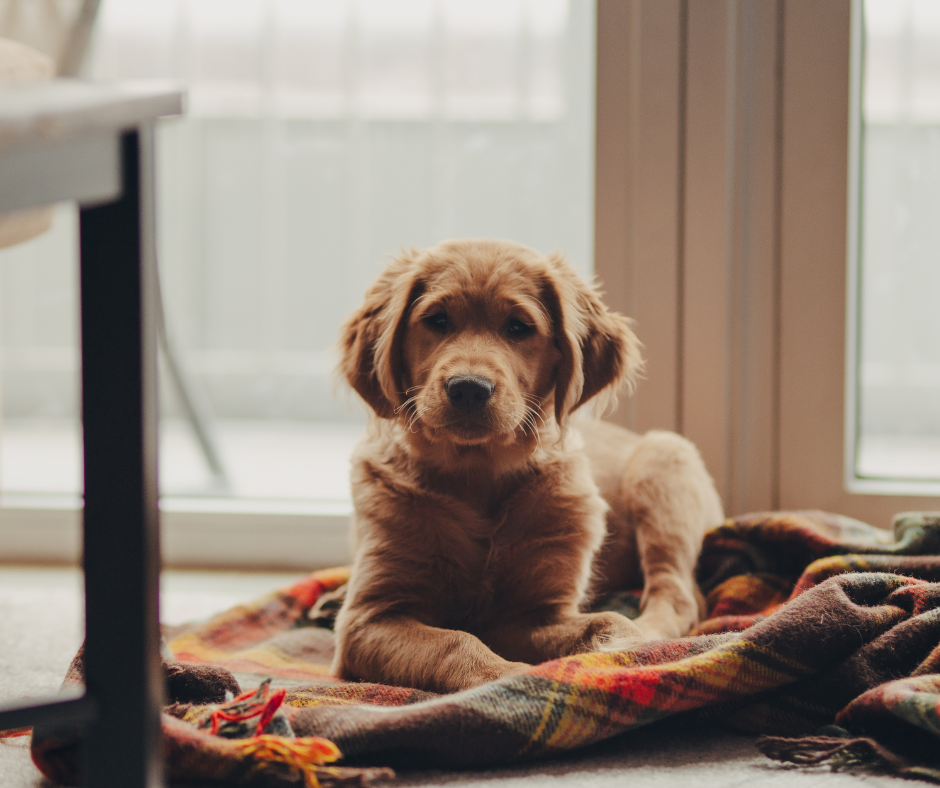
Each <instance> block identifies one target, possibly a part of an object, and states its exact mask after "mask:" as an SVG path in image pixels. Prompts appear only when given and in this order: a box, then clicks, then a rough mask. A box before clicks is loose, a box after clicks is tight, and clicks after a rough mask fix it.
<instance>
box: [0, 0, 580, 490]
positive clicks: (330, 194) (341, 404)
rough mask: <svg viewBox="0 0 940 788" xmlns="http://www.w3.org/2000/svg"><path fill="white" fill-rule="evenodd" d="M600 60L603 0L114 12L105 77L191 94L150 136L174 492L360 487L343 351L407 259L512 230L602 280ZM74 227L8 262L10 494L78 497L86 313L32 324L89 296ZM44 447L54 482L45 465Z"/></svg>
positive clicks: (167, 478)
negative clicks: (352, 461)
mask: <svg viewBox="0 0 940 788" xmlns="http://www.w3.org/2000/svg"><path fill="white" fill-rule="evenodd" d="M594 58H595V55H594V2H593V0H474V2H467V0H178V1H177V2H167V3H141V2H139V0H103V2H102V4H101V9H100V13H99V16H98V19H97V22H96V26H95V31H94V37H93V41H92V47H91V51H90V56H89V59H88V62H87V64H86V65H87V72H88V75H89V76H91V77H93V78H96V79H153V78H168V79H173V80H177V81H180V82H182V83H183V84H184V85H185V86H186V88H187V90H188V93H189V102H188V112H187V115H186V116H185V117H184V118H180V119H167V120H166V121H165V122H162V123H161V124H160V127H159V129H158V140H157V143H158V172H157V180H158V183H157V185H158V235H159V238H158V256H159V263H160V269H161V276H162V284H163V291H164V305H165V312H166V325H167V333H168V339H169V345H170V348H171V350H172V359H173V360H175V362H176V364H177V366H178V368H179V369H180V370H181V374H182V377H183V378H184V381H185V385H184V386H182V387H181V386H179V385H174V379H173V376H172V375H170V374H163V375H162V378H161V379H162V383H161V386H162V392H161V394H162V409H163V416H164V418H163V423H162V427H161V439H162V440H161V486H162V489H163V492H164V493H165V494H170V495H210V496H216V495H221V494H227V495H234V496H237V497H248V498H280V499H334V500H335V499H345V498H347V496H348V492H347V488H348V483H347V465H346V462H345V458H346V456H347V455H348V453H349V451H350V449H351V446H352V445H353V443H354V442H355V440H356V439H357V437H358V434H359V432H360V430H361V426H362V424H363V422H364V419H365V414H364V413H363V412H362V411H361V410H360V409H359V408H358V407H357V406H356V405H355V403H352V402H350V400H351V399H352V397H344V396H342V395H340V396H337V395H336V394H335V392H334V381H333V378H332V369H333V367H334V365H335V358H334V356H333V354H332V351H331V348H332V346H333V343H334V342H335V340H336V335H337V329H338V327H339V324H340V322H341V321H342V320H343V318H344V316H345V315H346V314H348V313H349V312H350V311H351V310H352V309H353V308H354V307H355V306H356V305H357V304H358V303H359V301H360V299H361V298H362V294H363V292H364V291H365V289H366V287H367V286H368V285H369V284H370V283H371V282H372V280H373V279H374V278H375V277H376V276H377V274H378V272H379V271H380V270H381V266H382V265H383V264H384V263H385V262H386V261H387V260H388V257H389V255H393V254H395V253H396V251H398V250H399V249H400V248H402V247H410V246H416V247H421V246H426V245H430V244H433V243H436V242H438V241H440V240H442V239H445V238H449V237H461V236H464V237H466V236H495V237H503V238H512V239H515V240H518V241H521V242H523V243H526V244H529V245H531V246H533V247H535V248H537V249H541V250H544V251H551V250H554V249H561V250H564V251H565V252H567V253H568V255H569V257H570V259H571V260H572V262H574V263H575V264H576V265H577V266H578V267H579V268H580V269H581V270H582V271H584V272H586V273H589V272H590V269H591V266H592V256H593V204H592V203H593V139H594V132H593V124H594V101H593V97H594ZM69 217H71V218H69ZM69 222H71V224H68V223H69ZM70 227H71V228H73V229H71V230H70V229H69V228H70ZM69 232H71V233H73V234H74V213H71V214H69V213H67V212H65V211H63V213H62V217H60V222H58V223H57V225H56V229H55V230H54V233H58V235H56V237H55V238H52V237H51V236H50V237H49V238H46V239H42V240H37V241H35V242H34V243H35V244H37V245H38V244H42V248H41V249H39V247H38V246H37V247H36V250H35V251H34V252H31V253H30V254H32V255H33V257H41V258H42V259H43V261H44V262H43V263H42V265H40V266H39V267H36V266H35V265H34V264H33V263H26V262H23V263H11V262H7V263H5V266H6V270H7V273H6V280H7V281H5V282H4V292H3V301H4V340H3V341H4V344H5V349H6V350H7V355H6V361H5V365H6V369H5V374H4V387H5V389H6V390H7V396H6V397H5V398H4V416H5V419H6V430H7V433H8V435H9V436H10V437H11V443H10V444H9V447H8V448H7V444H6V443H5V442H4V455H3V456H4V465H3V468H2V469H0V471H2V473H3V474H4V480H3V481H2V482H0V484H2V485H3V487H4V489H5V490H6V491H21V492H22V491H30V490H43V489H53V488H54V489H60V488H62V489H64V490H65V491H68V490H72V491H77V489H78V488H77V478H78V475H77V467H78V466H76V465H75V447H76V446H77V433H76V431H75V417H76V413H77V398H76V396H75V382H74V375H75V370H76V366H75V353H74V338H75V330H74V319H73V316H72V312H70V311H68V310H71V309H72V308H73V307H72V306H68V307H64V306H63V307H62V308H61V311H60V312H56V314H54V315H53V316H52V317H53V318H54V319H53V320H52V322H51V323H49V324H48V325H47V324H46V323H45V322H44V321H43V320H41V319H40V316H39V315H40V312H41V308H45V309H47V310H49V311H54V307H53V306H52V304H53V303H55V304H59V303H62V304H65V303H66V302H68V304H73V303H74V299H75V298H76V295H75V275H74V271H73V269H71V268H69V267H68V266H69V265H70V264H73V263H70V262H69V260H70V259H72V258H73V257H74V252H72V251H70V248H69V247H68V244H69V243H73V242H74V239H73V238H72V237H71V236H69ZM53 247H54V248H53ZM14 251H15V250H11V251H10V252H4V253H3V254H4V255H8V254H13V253H14ZM22 254H23V255H25V254H26V252H23V253H22ZM33 257H31V258H30V259H31V260H32V259H33ZM10 259H12V258H10ZM53 259H56V260H58V261H59V262H56V263H55V264H54V265H55V266H58V267H57V268H56V269H55V270H56V273H55V274H54V275H52V274H48V275H47V274H45V273H44V272H45V268H43V267H42V266H51V265H53V263H52V262H48V261H49V260H53ZM31 266H32V267H33V268H32V270H30V267H31ZM14 268H16V269H17V271H20V273H15V274H14V273H11V272H12V270H13V269H14ZM40 279H41V280H42V281H39V280H40ZM44 288H45V289H44ZM70 299H71V300H70ZM37 310H39V311H37ZM14 313H15V314H14ZM69 320H71V321H72V322H71V323H68V321H69ZM17 321H20V322H17ZM63 321H64V322H65V323H68V326H67V327H66V326H65V325H64V323H63ZM60 323H63V326H59V324H60ZM53 329H54V330H53ZM166 360H167V357H166V355H164V358H163V361H164V364H163V367H162V369H163V371H164V373H167V372H170V371H171V369H170V367H168V366H167V364H166V363H165V362H166ZM17 392H21V393H17ZM182 393H185V395H186V398H188V399H189V401H190V402H191V404H192V406H193V407H194V408H195V410H196V411H198V412H200V413H202V415H203V417H204V419H203V423H204V425H205V427H206V430H207V432H208V433H209V435H208V437H209V439H210V442H211V445H214V446H215V447H216V448H217V450H218V453H219V455H220V459H221V464H222V466H223V469H224V472H225V475H224V478H220V477H219V476H218V475H213V472H212V469H211V467H210V465H209V463H208V462H207V456H206V451H205V450H204V449H203V448H201V446H200V443H199V441H198V440H197V437H198V433H197V432H196V431H195V430H194V428H193V421H192V419H191V418H189V417H188V413H187V409H186V398H184V396H182ZM17 436H20V438H21V439H20V440H19V443H18V444H17V443H16V440H15V439H16V437H17ZM42 436H48V441H47V444H48V445H49V446H50V447H51V446H52V444H53V443H55V446H56V447H57V448H56V449H55V451H56V452H57V454H56V455H55V456H56V457H57V458H58V459H57V460H56V462H57V463H59V465H57V466H56V467H57V468H59V469H58V470H56V471H55V473H54V474H52V473H45V474H40V475H38V476H35V475H31V474H30V473H28V472H27V471H28V467H27V466H28V463H26V462H25V459H28V456H27V454H28V452H29V451H38V448H37V447H39V445H40V443H39V441H40V439H43V440H44V439H45V438H43V437H42ZM17 446H19V447H20V448H17ZM31 447H32V448H31ZM42 456H43V457H47V454H43V455H42ZM24 458H25V459H24ZM37 463H38V464H39V465H43V464H45V465H46V468H45V470H47V471H48V469H49V467H51V462H50V461H49V460H48V458H47V459H45V460H42V459H37V460H36V463H34V464H37ZM67 463H71V465H68V464H67ZM60 466H61V467H60ZM53 477H54V478H53Z"/></svg>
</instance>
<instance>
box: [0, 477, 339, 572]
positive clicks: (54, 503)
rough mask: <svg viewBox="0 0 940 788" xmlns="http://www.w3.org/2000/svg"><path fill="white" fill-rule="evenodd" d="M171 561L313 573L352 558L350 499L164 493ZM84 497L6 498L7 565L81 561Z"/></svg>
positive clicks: (1, 525)
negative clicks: (177, 494) (208, 495)
mask: <svg viewBox="0 0 940 788" xmlns="http://www.w3.org/2000/svg"><path fill="white" fill-rule="evenodd" d="M160 511H161V524H162V553H163V563H164V566H167V567H206V568H219V569H221V568H228V569H233V568H239V569H256V570H259V569H291V570H305V571H312V570H314V569H320V568H323V567H328V566H339V565H343V564H348V563H350V562H351V560H352V553H351V550H350V545H349V518H350V515H351V514H352V507H351V505H350V503H349V502H348V501H326V500H324V501H277V500H251V499H247V500H246V499H225V498H183V497H165V498H162V499H161V501H160ZM80 512H81V500H80V499H79V498H77V497H75V496H67V495H62V496H52V495H49V496H39V495H18V494H5V495H3V496H0V563H40V564H63V563H65V564H74V563H78V562H79V561H80V558H81V516H80Z"/></svg>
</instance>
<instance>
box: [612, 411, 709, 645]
mask: <svg viewBox="0 0 940 788" xmlns="http://www.w3.org/2000/svg"><path fill="white" fill-rule="evenodd" d="M620 492H621V496H622V498H621V502H622V504H623V506H624V507H625V509H626V510H627V512H628V514H629V517H630V519H631V520H632V522H633V525H634V528H635V533H636V543H637V552H638V557H639V560H640V567H641V569H642V571H643V596H642V599H641V602H640V610H641V614H640V617H639V618H638V619H636V621H635V623H636V625H637V626H638V627H639V628H640V630H642V631H643V633H644V634H645V635H646V636H647V637H648V638H649V639H650V640H658V639H662V638H674V637H681V636H683V635H686V634H688V632H689V630H690V629H691V628H692V627H693V626H695V624H696V623H697V622H698V620H699V615H700V612H699V611H700V600H701V594H700V592H699V590H698V587H697V586H696V583H695V563H696V561H697V560H698V555H699V551H700V550H701V547H702V537H703V536H704V534H705V531H706V530H708V529H709V528H712V527H714V526H717V525H720V524H721V522H722V521H723V519H724V514H723V512H722V506H721V499H720V498H719V496H718V492H717V491H716V490H715V484H714V482H713V481H712V479H711V477H710V476H709V475H708V471H707V470H706V469H705V464H704V463H703V462H702V458H701V456H700V455H699V453H698V450H697V449H696V448H695V446H693V445H692V444H691V443H690V442H689V441H687V440H686V439H685V438H682V437H681V436H679V435H676V434H675V433H672V432H661V431H658V430H656V431H651V432H648V433H646V435H644V436H643V437H642V438H641V439H640V441H639V442H638V443H637V445H636V448H635V450H634V451H633V453H632V455H631V457H630V460H629V462H628V463H627V466H626V468H625V469H624V474H623V477H622V486H621V490H620Z"/></svg>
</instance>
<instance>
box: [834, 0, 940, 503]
mask: <svg viewBox="0 0 940 788" xmlns="http://www.w3.org/2000/svg"><path fill="white" fill-rule="evenodd" d="M856 11H860V12H861V13H860V15H859V17H857V19H856V22H857V29H856V31H855V34H856V44H857V50H856V59H857V62H856V80H857V81H856V84H857V85H858V86H859V87H860V91H859V94H858V97H857V99H858V100H857V101H856V105H857V106H856V116H855V118H853V122H855V123H857V124H858V126H857V127H856V132H857V134H856V136H855V139H856V140H857V142H858V145H857V147H856V150H857V154H858V155H857V156H856V160H855V162H854V164H855V165H856V166H857V167H858V170H857V174H858V176H859V177H858V179H857V181H856V188H855V190H854V191H855V194H857V195H858V197H859V205H858V210H857V211H856V212H855V216H857V218H858V224H857V226H855V227H853V228H852V229H851V230H850V239H849V246H850V249H852V248H853V246H854V247H855V249H856V254H855V255H853V258H854V259H850V266H851V265H857V266H858V268H857V272H858V279H857V284H858V289H857V292H856V293H855V294H854V297H853V300H854V304H852V305H851V306H850V314H851V312H852V311H853V310H852V308H851V307H852V306H854V305H855V304H857V308H858V325H857V327H856V333H855V334H854V337H853V339H855V338H857V342H858V345H857V348H856V352H855V353H854V354H851V355H850V370H849V371H850V389H854V390H850V392H849V396H850V406H851V405H853V404H854V406H855V407H854V408H852V407H850V409H849V410H850V414H851V416H850V419H851V422H854V423H851V422H850V423H849V424H847V433H848V434H849V436H850V438H852V437H854V438H855V442H854V445H852V444H850V445H849V450H850V452H851V454H850V457H851V459H852V460H854V468H852V469H851V470H854V479H853V474H851V472H850V479H849V483H850V486H852V485H853V482H854V483H855V485H854V486H856V487H857V488H858V489H860V490H865V489H868V490H870V491H880V492H891V491H897V492H937V491H938V490H940V3H937V2H936V0H864V3H861V2H859V3H858V6H857V7H856ZM859 44H861V46H858V45H859ZM858 105H860V106H858ZM850 333H851V328H850ZM855 362H857V363H855ZM853 366H854V367H855V369H854V370H853ZM853 371H854V372H855V375H854V376H853V375H852V372H853ZM852 398H854V402H852V401H851V399H852ZM859 481H860V482H861V484H860V485H859ZM866 484H867V485H868V487H867V488H866V486H865V485H866Z"/></svg>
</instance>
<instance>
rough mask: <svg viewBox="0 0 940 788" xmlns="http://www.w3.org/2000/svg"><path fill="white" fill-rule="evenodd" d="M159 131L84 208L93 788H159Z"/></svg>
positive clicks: (127, 142)
mask: <svg viewBox="0 0 940 788" xmlns="http://www.w3.org/2000/svg"><path fill="white" fill-rule="evenodd" d="M152 149H153V142H152V128H150V127H143V128H142V129H140V130H139V131H129V132H125V133H124V134H123V136H122V139H121V157H122V172H123V174H122V196H121V197H120V198H119V199H118V200H116V201H114V202H111V203H107V204H105V205H100V206H96V207H91V208H83V209H82V211H81V218H80V232H81V245H80V249H81V320H82V397H83V401H82V416H83V420H84V445H85V449H84V451H85V529H84V531H85V541H84V568H85V622H86V623H85V633H86V640H85V670H86V675H87V688H88V693H89V694H90V695H91V696H92V697H93V698H94V703H95V707H96V710H97V712H98V714H97V721H96V722H95V723H93V724H92V725H91V726H90V727H89V729H88V731H87V735H86V737H85V746H84V748H83V755H82V758H83V776H82V783H83V785H86V786H94V788H112V786H113V788H144V787H145V786H146V788H152V787H153V786H157V785H160V784H161V782H162V778H161V763H160V705H161V703H162V697H163V685H162V677H161V672H160V661H159V611H158V587H159V569H160V544H159V541H160V536H159V520H158V517H159V515H158V510H157V401H156V397H157V391H156V376H157V368H156V334H155V324H154V285H155V277H154V228H153V174H152V173H153V155H152Z"/></svg>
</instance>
